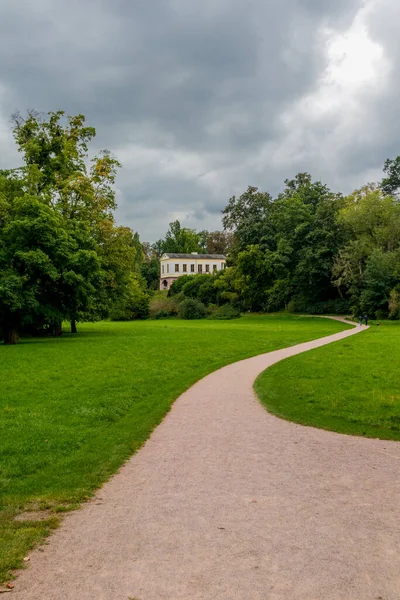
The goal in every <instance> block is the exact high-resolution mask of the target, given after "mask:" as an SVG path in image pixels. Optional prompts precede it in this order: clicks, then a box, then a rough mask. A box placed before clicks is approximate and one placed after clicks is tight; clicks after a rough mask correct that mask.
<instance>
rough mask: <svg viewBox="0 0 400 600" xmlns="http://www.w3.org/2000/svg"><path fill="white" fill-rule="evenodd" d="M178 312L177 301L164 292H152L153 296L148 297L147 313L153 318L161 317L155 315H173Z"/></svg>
mask: <svg viewBox="0 0 400 600" xmlns="http://www.w3.org/2000/svg"><path fill="white" fill-rule="evenodd" d="M177 313H178V305H177V302H176V300H175V298H174V299H172V298H167V296H166V295H165V294H163V293H162V292H159V293H156V294H154V296H153V297H152V298H151V299H150V306H149V314H150V317H152V318H153V319H155V318H161V317H157V315H160V314H161V315H162V318H166V316H167V315H168V316H169V317H174V316H176V314H177Z"/></svg>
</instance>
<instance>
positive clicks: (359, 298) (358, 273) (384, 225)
mask: <svg viewBox="0 0 400 600" xmlns="http://www.w3.org/2000/svg"><path fill="white" fill-rule="evenodd" d="M338 221H339V222H340V223H341V224H342V226H343V228H344V232H345V238H344V242H343V245H342V246H341V248H340V250H339V252H338V255H337V258H336V260H335V263H334V266H333V280H334V284H335V285H336V286H337V287H338V288H339V289H340V290H342V293H345V294H348V295H349V297H350V300H351V302H352V305H353V307H354V309H355V310H360V308H361V307H363V310H367V308H368V311H369V312H374V311H375V310H381V309H382V307H383V306H384V305H385V306H386V307H387V306H388V302H389V296H390V289H389V288H390V287H394V286H395V283H396V272H395V271H394V270H393V269H394V268H395V265H396V264H397V263H396V259H395V256H397V252H398V250H399V248H400V203H399V201H398V200H397V199H396V198H394V197H391V196H386V195H385V194H384V192H383V191H382V190H381V189H380V188H379V187H378V186H376V185H371V184H370V185H367V186H365V187H363V188H361V189H360V190H356V191H355V192H353V193H352V194H350V195H349V196H348V197H347V198H345V200H344V205H343V208H342V209H341V210H340V211H339V213H338ZM396 268H397V267H396ZM379 273H380V275H379ZM391 273H392V274H391ZM392 275H393V276H394V278H395V279H393V278H392ZM379 282H380V283H379ZM378 289H380V290H381V291H380V292H379V293H378V291H377V290H378ZM382 290H385V291H384V292H382ZM382 294H383V295H382Z"/></svg>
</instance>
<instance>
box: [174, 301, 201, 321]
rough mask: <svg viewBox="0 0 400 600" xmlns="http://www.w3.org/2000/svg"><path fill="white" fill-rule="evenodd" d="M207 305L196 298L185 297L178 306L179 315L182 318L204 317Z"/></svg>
mask: <svg viewBox="0 0 400 600" xmlns="http://www.w3.org/2000/svg"><path fill="white" fill-rule="evenodd" d="M205 316H206V307H205V306H204V304H203V303H202V302H200V300H197V299H196V298H185V300H183V301H182V302H181V303H180V304H179V308H178V317H180V318H181V319H204V317H205Z"/></svg>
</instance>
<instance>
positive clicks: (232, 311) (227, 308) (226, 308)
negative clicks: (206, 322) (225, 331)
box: [209, 304, 240, 321]
mask: <svg viewBox="0 0 400 600" xmlns="http://www.w3.org/2000/svg"><path fill="white" fill-rule="evenodd" d="M239 317H240V310H239V308H238V307H237V306H234V305H233V304H223V305H222V306H218V307H215V309H214V310H212V311H211V314H210V316H209V318H210V319H217V320H221V321H223V320H226V321H227V320H230V319H238V318H239Z"/></svg>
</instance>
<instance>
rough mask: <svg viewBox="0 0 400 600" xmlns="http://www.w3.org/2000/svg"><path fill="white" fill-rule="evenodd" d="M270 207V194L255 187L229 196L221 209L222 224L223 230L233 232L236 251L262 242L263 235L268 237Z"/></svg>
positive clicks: (269, 232)
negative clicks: (237, 195) (240, 193)
mask: <svg viewBox="0 0 400 600" xmlns="http://www.w3.org/2000/svg"><path fill="white" fill-rule="evenodd" d="M272 209H273V201H272V197H271V195H270V194H269V193H268V192H261V191H259V189H258V188H256V187H252V186H249V187H248V188H247V190H246V191H245V192H244V193H243V194H242V195H241V196H240V197H239V198H236V196H232V198H230V200H229V202H228V204H227V206H226V207H225V208H224V210H223V211H222V214H223V215H224V216H223V218H222V224H223V227H224V230H225V231H228V232H233V233H234V235H235V239H236V241H237V244H236V251H237V252H240V251H242V250H244V249H245V248H246V247H247V246H249V245H254V244H257V245H259V244H263V242H264V238H265V236H267V237H268V236H269V235H270V234H271V233H272V232H271V227H270V215H271V211H272Z"/></svg>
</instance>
